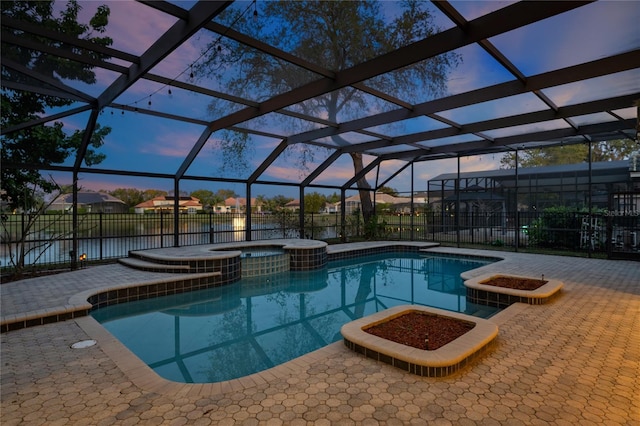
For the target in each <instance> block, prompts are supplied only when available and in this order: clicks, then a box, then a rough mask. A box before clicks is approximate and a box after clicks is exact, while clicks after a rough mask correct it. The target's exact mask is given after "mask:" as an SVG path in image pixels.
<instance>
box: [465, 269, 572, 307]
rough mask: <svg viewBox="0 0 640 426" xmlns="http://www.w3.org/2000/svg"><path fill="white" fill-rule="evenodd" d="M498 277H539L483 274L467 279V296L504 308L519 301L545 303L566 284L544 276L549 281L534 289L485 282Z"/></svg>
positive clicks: (479, 301) (473, 300)
mask: <svg viewBox="0 0 640 426" xmlns="http://www.w3.org/2000/svg"><path fill="white" fill-rule="evenodd" d="M465 276H466V275H465V273H462V274H461V277H462V278H463V279H465ZM498 277H513V278H524V279H533V280H536V279H539V278H536V277H532V276H526V275H517V274H507V273H504V274H501V273H490V274H482V275H479V276H476V277H473V278H469V279H465V281H464V286H465V287H466V288H467V297H468V298H469V299H470V300H471V301H472V302H473V303H479V304H482V305H487V306H493V307H497V308H503V309H504V308H506V307H508V306H509V305H511V304H513V303H518V302H520V303H527V304H529V305H543V304H545V303H548V302H549V301H551V300H553V299H554V298H555V297H556V296H558V295H559V294H560V292H561V290H562V287H563V286H564V284H563V282H562V281H560V280H557V279H555V278H547V277H544V276H543V277H544V280H545V281H547V283H546V284H544V285H542V286H540V287H538V288H537V289H534V290H519V289H514V288H506V287H498V286H494V285H490V284H485V283H486V282H487V281H489V280H491V279H492V278H498Z"/></svg>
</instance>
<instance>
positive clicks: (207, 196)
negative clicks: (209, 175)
mask: <svg viewBox="0 0 640 426" xmlns="http://www.w3.org/2000/svg"><path fill="white" fill-rule="evenodd" d="M190 195H191V196H192V197H196V198H197V199H198V200H200V204H202V205H203V206H209V207H213V206H215V205H216V204H218V202H220V201H224V199H221V197H219V196H217V195H216V194H214V193H213V191H210V190H208V189H197V190H195V191H193V192H192V193H191V194H190Z"/></svg>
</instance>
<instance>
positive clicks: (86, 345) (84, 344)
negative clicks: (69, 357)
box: [71, 340, 96, 349]
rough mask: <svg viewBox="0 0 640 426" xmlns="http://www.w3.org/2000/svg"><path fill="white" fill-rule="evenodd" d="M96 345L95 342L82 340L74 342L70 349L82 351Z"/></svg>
mask: <svg viewBox="0 0 640 426" xmlns="http://www.w3.org/2000/svg"><path fill="white" fill-rule="evenodd" d="M95 344H96V341H95V340H82V341H80V342H76V343H74V344H73V345H71V349H84V348H89V347H91V346H93V345H95Z"/></svg>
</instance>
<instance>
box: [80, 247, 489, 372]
mask: <svg viewBox="0 0 640 426" xmlns="http://www.w3.org/2000/svg"><path fill="white" fill-rule="evenodd" d="M487 263H490V261H487V260H480V259H468V258H453V257H440V256H438V257H435V256H433V257H432V256H424V255H419V254H408V253H396V254H387V255H377V256H367V257H362V258H358V259H353V260H348V261H347V260H345V261H336V262H330V263H329V265H328V266H327V267H326V268H323V269H320V270H316V271H309V272H281V273H277V274H271V275H266V276H259V277H250V278H243V279H242V280H240V281H239V282H237V283H234V284H231V285H228V286H225V287H218V288H214V289H208V290H201V291H195V292H190V293H183V294H178V295H173V296H164V297H159V298H154V299H146V300H141V301H135V302H128V303H122V304H118V305H113V306H109V307H105V308H100V309H97V310H95V311H93V312H92V314H91V315H92V316H93V317H94V318H95V319H96V320H98V321H99V322H100V323H101V324H102V325H103V326H104V327H105V328H106V329H107V330H109V332H111V333H112V334H113V335H114V336H115V337H117V338H118V339H119V340H120V341H121V342H122V343H123V344H124V345H126V346H127V347H128V348H129V349H130V350H131V351H132V352H134V353H135V354H136V355H137V356H138V357H139V358H140V359H142V360H143V361H144V362H145V363H147V365H149V366H150V367H151V368H152V369H153V370H154V371H155V372H156V373H157V374H159V375H160V376H162V377H164V378H166V379H168V380H172V381H176V382H183V383H209V382H219V381H224V380H231V379H235V378H239V377H243V376H246V375H249V374H252V373H256V372H258V371H262V370H265V369H268V368H271V367H274V366H276V365H279V364H282V363H284V362H287V361H290V360H292V359H294V358H297V357H299V356H301V355H304V354H306V353H309V352H311V351H314V350H316V349H319V348H321V347H324V346H326V345H328V344H330V343H332V342H336V341H338V340H341V339H342V336H341V335H340V327H341V326H342V325H343V324H345V323H347V322H350V321H353V320H355V319H358V318H361V317H363V316H366V315H370V314H372V313H375V312H378V311H381V310H384V309H387V308H390V307H392V306H397V305H401V304H417V305H426V306H433V307H438V308H441V309H447V310H450V311H456V312H463V313H466V314H469V315H475V316H478V317H483V318H486V317H489V316H491V315H492V314H494V313H495V312H496V311H497V309H494V308H490V307H486V306H480V305H473V304H471V303H469V302H467V301H466V290H465V287H464V286H463V284H462V280H461V278H460V274H461V273H462V272H464V271H467V270H470V269H474V268H478V267H480V266H483V265H485V264H487Z"/></svg>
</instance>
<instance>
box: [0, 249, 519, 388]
mask: <svg viewBox="0 0 640 426" xmlns="http://www.w3.org/2000/svg"><path fill="white" fill-rule="evenodd" d="M274 241H278V242H280V241H283V240H268V241H264V242H262V243H263V244H264V245H273V242H274ZM285 241H286V240H285ZM303 242H306V243H307V244H302V245H303V246H305V247H307V248H309V247H310V246H313V247H317V246H316V245H313V244H309V242H308V241H304V240H303ZM321 243H322V244H326V243H324V242H321ZM228 244H230V245H236V244H243V243H242V242H238V243H228ZM263 244H257V245H263ZM222 245H224V246H226V245H227V244H220V245H218V244H214V245H208V246H207V247H211V246H222ZM252 245H253V244H252ZM398 247H404V248H405V249H409V250H410V251H413V252H415V253H422V254H434V255H436V256H456V257H469V256H470V257H473V258H478V257H485V258H491V259H494V260H505V259H506V258H507V256H508V253H501V255H503V256H500V255H497V254H496V255H494V254H493V253H492V254H491V255H489V256H487V255H466V254H464V253H463V254H460V253H455V252H447V251H446V248H444V247H439V245H438V244H435V243H424V242H400V241H376V242H369V243H347V244H339V245H334V246H331V245H328V246H327V252H328V253H327V254H330V253H331V252H334V253H336V252H338V253H345V252H348V251H350V249H352V250H353V251H358V252H359V253H362V251H367V250H366V249H367V248H368V249H369V251H368V253H364V254H377V253H387V252H394V251H397V250H396V249H397V248H398ZM190 248H192V247H181V248H178V249H177V250H182V249H187V250H188V249H190ZM432 249H438V251H436V252H431V253H430V250H432ZM198 251H200V250H198ZM400 251H404V250H400ZM227 253H228V252H227ZM486 266H487V265H485V266H481V267H480V268H476V269H473V270H471V271H467V272H472V271H479V270H481V269H482V268H485V267H486ZM207 275H210V274H207V273H196V274H173V275H172V274H167V277H166V278H161V279H153V280H147V281H140V282H137V283H131V282H129V283H127V284H120V285H113V286H107V287H94V288H90V289H86V290H83V291H81V292H78V293H76V294H73V295H72V296H70V298H69V299H68V303H67V304H66V305H64V306H58V307H52V308H49V309H41V310H38V311H31V312H25V313H20V314H12V315H7V316H3V317H2V322H1V323H0V324H1V325H2V328H3V330H2V331H3V332H6V331H13V330H17V329H20V328H24V327H18V328H11V324H15V323H16V322H24V323H25V324H26V323H27V322H29V321H38V322H37V323H33V324H31V325H29V326H36V325H44V324H48V323H52V322H56V321H64V320H74V321H75V322H76V323H77V324H78V325H79V326H80V327H81V328H82V329H83V330H84V331H85V333H86V334H87V335H88V336H89V338H91V339H94V340H96V341H97V342H98V343H97V345H96V346H95V347H99V348H101V349H102V350H103V351H104V352H105V353H106V354H107V355H108V356H109V358H110V359H111V360H112V361H114V362H115V364H116V365H117V366H118V368H120V369H121V370H122V371H123V372H124V373H125V375H126V376H127V377H128V378H129V379H130V380H131V381H132V382H133V383H135V384H136V385H137V386H139V387H140V388H141V389H144V390H149V391H153V392H158V393H161V394H165V395H172V396H175V395H176V394H178V393H180V392H181V393H183V394H184V393H189V395H195V394H198V395H208V396H210V395H212V394H217V393H222V392H227V391H229V390H234V391H236V390H242V389H246V388H249V387H253V386H256V385H259V384H262V383H265V382H268V381H270V380H273V379H275V378H280V377H285V376H290V375H292V374H295V373H296V372H297V371H300V369H301V368H306V367H308V366H310V365H313V364H314V363H316V362H318V361H320V360H322V359H326V357H327V356H331V355H332V354H335V353H337V352H340V351H343V350H345V347H344V344H343V342H340V341H339V342H334V343H331V344H329V345H327V346H325V347H323V348H320V349H317V350H316V351H313V352H310V353H308V354H305V355H302V356H300V357H298V358H295V359H293V360H291V361H288V362H286V363H283V364H280V365H277V366H275V367H272V368H269V369H267V370H263V371H261V372H258V373H254V374H252V375H249V376H245V377H242V378H239V379H233V380H229V381H223V382H216V383H202V384H201V383H181V382H173V381H170V380H167V379H165V378H163V377H161V376H159V375H158V374H157V373H156V372H155V371H153V369H151V367H149V366H148V365H146V364H145V363H144V362H143V361H142V360H141V359H140V358H138V357H137V356H136V355H135V354H134V353H133V352H131V351H130V350H129V349H128V348H126V347H125V346H124V344H122V343H121V342H120V341H119V340H117V339H116V338H115V337H114V336H113V335H112V334H111V333H109V331H108V330H107V329H106V328H104V327H103V326H102V325H101V324H100V323H98V322H97V321H96V320H95V319H94V318H93V317H91V316H90V315H89V312H90V310H91V308H92V305H91V303H89V301H88V299H89V298H90V297H92V296H94V297H95V296H98V295H99V294H103V293H109V292H114V291H128V290H130V289H135V288H137V287H144V286H149V285H156V284H164V283H168V282H172V281H176V279H180V278H182V279H188V278H196V277H200V278H202V277H206V276H207ZM412 306H413V305H412ZM415 306H418V305H415ZM516 306H517V305H513V306H512V307H510V308H509V310H514V308H516ZM516 309H517V308H516ZM506 311H507V310H506V309H505V310H503V311H501V312H499V313H498V314H496V315H494V317H492V319H493V318H498V317H500V318H508V316H506V315H505V313H506ZM514 312H515V311H514ZM47 318H49V319H51V318H53V319H51V320H47ZM7 326H9V328H8V330H6V328H7ZM25 326H26V325H25Z"/></svg>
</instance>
